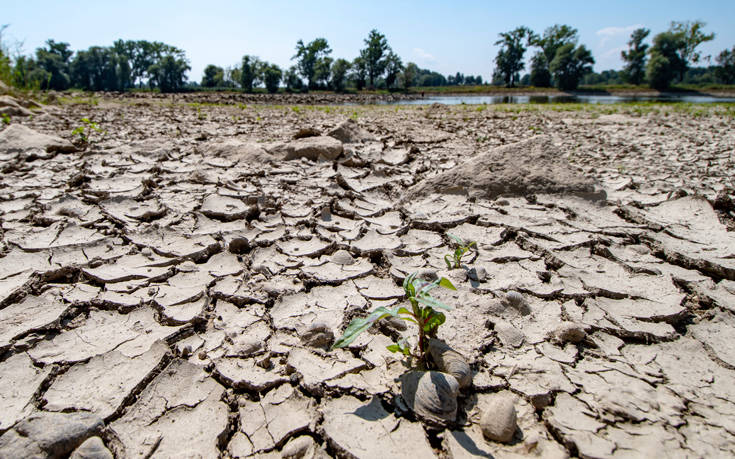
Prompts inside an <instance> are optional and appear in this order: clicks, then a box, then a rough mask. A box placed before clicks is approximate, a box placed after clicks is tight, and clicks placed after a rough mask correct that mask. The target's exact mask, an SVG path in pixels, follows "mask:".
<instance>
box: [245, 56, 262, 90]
mask: <svg viewBox="0 0 735 459" xmlns="http://www.w3.org/2000/svg"><path fill="white" fill-rule="evenodd" d="M262 65H263V63H262V62H261V60H260V59H259V58H257V57H256V56H249V55H247V54H246V55H245V56H243V57H242V65H241V67H240V87H241V88H242V89H244V90H245V92H253V87H255V86H257V85H258V84H259V83H260V81H259V75H260V73H261V67H262Z"/></svg>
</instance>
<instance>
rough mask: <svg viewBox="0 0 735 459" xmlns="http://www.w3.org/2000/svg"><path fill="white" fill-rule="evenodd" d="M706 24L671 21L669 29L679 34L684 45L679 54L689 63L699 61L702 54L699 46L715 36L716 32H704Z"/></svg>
mask: <svg viewBox="0 0 735 459" xmlns="http://www.w3.org/2000/svg"><path fill="white" fill-rule="evenodd" d="M705 25H707V24H706V23H704V22H702V21H683V22H678V21H673V22H672V23H671V27H670V28H669V31H670V32H672V33H674V34H677V35H679V37H680V38H681V43H682V45H681V49H680V50H679V55H680V56H681V58H682V59H683V60H684V62H686V63H687V64H696V63H698V62H699V61H700V59H701V58H702V55H701V53H699V52H698V51H697V47H698V46H699V45H701V44H702V43H705V42H708V41H712V40H714V38H715V34H714V33H710V34H705V33H704V32H702V29H703V28H704V26H705ZM707 59H709V57H707ZM682 76H683V75H682Z"/></svg>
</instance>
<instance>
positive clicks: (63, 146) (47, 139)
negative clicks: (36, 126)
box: [0, 124, 77, 153]
mask: <svg viewBox="0 0 735 459" xmlns="http://www.w3.org/2000/svg"><path fill="white" fill-rule="evenodd" d="M30 150H42V151H45V152H50V153H51V152H61V153H70V152H74V151H77V148H76V147H75V146H74V145H73V144H72V143H71V142H69V141H68V140H64V139H62V138H61V137H56V136H52V135H47V134H41V133H40V132H36V131H34V130H33V129H31V128H29V127H26V126H24V125H22V124H11V125H10V126H8V127H7V128H5V130H4V131H2V132H0V152H7V153H15V152H19V153H22V152H26V151H30Z"/></svg>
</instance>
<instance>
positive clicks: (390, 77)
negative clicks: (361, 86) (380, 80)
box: [385, 51, 403, 89]
mask: <svg viewBox="0 0 735 459" xmlns="http://www.w3.org/2000/svg"><path fill="white" fill-rule="evenodd" d="M402 70H403V62H402V61H401V58H400V57H398V55H397V54H395V53H394V52H393V51H389V52H388V55H387V56H386V57H385V86H386V87H387V88H388V89H390V88H392V87H393V85H394V84H395V82H396V80H397V79H398V75H399V74H400V73H401V71H402Z"/></svg>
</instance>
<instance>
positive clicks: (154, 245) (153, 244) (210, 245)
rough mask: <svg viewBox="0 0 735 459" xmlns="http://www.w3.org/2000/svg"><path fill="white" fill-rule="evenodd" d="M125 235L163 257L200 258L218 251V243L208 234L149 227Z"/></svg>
mask: <svg viewBox="0 0 735 459" xmlns="http://www.w3.org/2000/svg"><path fill="white" fill-rule="evenodd" d="M127 237H128V238H129V239H130V240H131V241H132V242H133V243H134V244H136V245H138V246H145V247H150V248H151V249H152V250H153V251H155V252H156V253H158V254H160V255H162V256H165V257H176V258H188V259H191V260H195V261H196V260H200V259H202V258H206V257H208V256H209V255H211V254H213V253H216V252H219V251H220V249H221V247H220V245H219V243H218V242H217V241H216V240H215V239H214V238H212V237H211V236H209V235H200V236H191V237H189V236H187V235H184V234H181V233H179V232H177V231H175V230H171V229H160V230H157V229H150V230H147V231H144V232H139V233H131V234H128V235H127Z"/></svg>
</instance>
